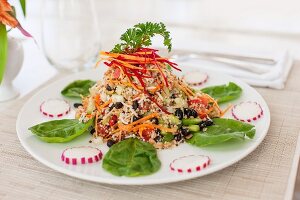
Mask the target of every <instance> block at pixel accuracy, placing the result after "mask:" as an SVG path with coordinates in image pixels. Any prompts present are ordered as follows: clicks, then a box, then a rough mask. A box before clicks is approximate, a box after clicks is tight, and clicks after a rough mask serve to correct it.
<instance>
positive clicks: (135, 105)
mask: <svg viewBox="0 0 300 200" xmlns="http://www.w3.org/2000/svg"><path fill="white" fill-rule="evenodd" d="M138 107H139V103H138V101H137V100H135V101H133V103H132V108H133V110H136V109H137V108H138Z"/></svg>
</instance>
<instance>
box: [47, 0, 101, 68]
mask: <svg viewBox="0 0 300 200" xmlns="http://www.w3.org/2000/svg"><path fill="white" fill-rule="evenodd" d="M95 9H96V8H95V6H94V0H44V4H43V7H42V10H43V11H42V15H43V16H42V44H43V50H44V53H45V55H46V57H47V59H48V60H49V62H50V63H51V64H52V65H54V66H55V67H56V68H58V69H60V70H69V71H79V70H82V69H84V68H86V67H90V66H92V63H94V59H95V58H96V55H97V54H98V51H99V50H100V37H99V36H100V33H99V27H98V21H97V16H96V11H95Z"/></svg>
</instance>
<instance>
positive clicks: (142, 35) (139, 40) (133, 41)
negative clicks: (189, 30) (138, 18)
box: [111, 22, 172, 53]
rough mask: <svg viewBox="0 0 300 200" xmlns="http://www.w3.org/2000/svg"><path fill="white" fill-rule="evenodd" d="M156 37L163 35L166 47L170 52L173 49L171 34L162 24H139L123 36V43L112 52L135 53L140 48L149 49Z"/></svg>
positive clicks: (117, 45)
mask: <svg viewBox="0 0 300 200" xmlns="http://www.w3.org/2000/svg"><path fill="white" fill-rule="evenodd" d="M154 35H161V36H162V37H163V39H164V46H166V47H167V48H168V50H169V52H170V51H171V49H172V43H171V40H172V39H171V37H170V32H169V31H167V29H166V26H165V25H164V24H163V23H162V22H160V23H152V22H146V23H139V24H136V25H134V27H133V28H129V29H127V31H126V32H125V33H123V34H122V35H121V38H120V39H121V41H122V42H121V43H119V44H116V45H115V47H114V48H113V49H112V50H111V52H113V53H133V52H135V51H136V50H137V49H138V48H141V47H147V46H150V45H151V44H152V41H151V38H152V37H153V36H154Z"/></svg>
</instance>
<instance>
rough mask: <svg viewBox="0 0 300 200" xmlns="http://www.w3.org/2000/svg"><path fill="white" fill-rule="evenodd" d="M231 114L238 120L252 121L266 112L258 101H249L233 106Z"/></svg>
mask: <svg viewBox="0 0 300 200" xmlns="http://www.w3.org/2000/svg"><path fill="white" fill-rule="evenodd" d="M231 114H232V116H233V117H234V118H235V119H236V120H240V121H242V122H251V121H255V120H258V119H259V118H261V116H262V115H263V114H264V112H263V109H262V108H261V106H260V105H259V104H258V103H257V102H252V101H247V102H242V103H240V104H237V105H235V106H233V108H232V110H231Z"/></svg>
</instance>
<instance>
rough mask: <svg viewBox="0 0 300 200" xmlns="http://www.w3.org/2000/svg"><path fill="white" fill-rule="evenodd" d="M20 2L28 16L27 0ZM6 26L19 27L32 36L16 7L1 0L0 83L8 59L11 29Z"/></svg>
mask: <svg viewBox="0 0 300 200" xmlns="http://www.w3.org/2000/svg"><path fill="white" fill-rule="evenodd" d="M19 2H20V5H21V8H22V12H23V15H24V16H26V0H19ZM6 26H8V27H10V28H18V29H19V30H20V31H21V33H22V34H23V35H25V36H26V37H32V36H31V35H30V34H29V33H28V32H27V31H26V30H24V29H23V27H22V26H21V24H20V23H19V21H18V20H17V18H16V11H15V8H14V7H13V6H11V5H10V4H9V3H8V2H7V0H0V84H1V82H2V79H3V76H4V72H5V66H6V61H7V51H8V50H7V48H8V46H7V32H8V31H9V30H10V29H8V30H7V29H6Z"/></svg>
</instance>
